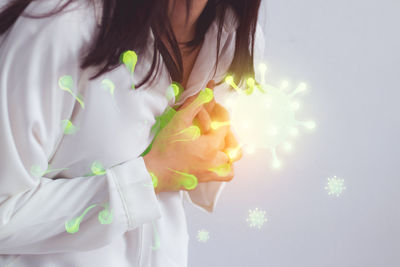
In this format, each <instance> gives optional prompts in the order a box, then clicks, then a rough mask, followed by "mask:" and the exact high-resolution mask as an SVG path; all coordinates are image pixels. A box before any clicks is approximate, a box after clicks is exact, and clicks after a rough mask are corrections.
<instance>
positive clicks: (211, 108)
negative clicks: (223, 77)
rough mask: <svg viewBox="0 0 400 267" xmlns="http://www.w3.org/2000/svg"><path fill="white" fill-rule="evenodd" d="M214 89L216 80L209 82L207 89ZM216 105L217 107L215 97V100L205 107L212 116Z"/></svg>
mask: <svg viewBox="0 0 400 267" xmlns="http://www.w3.org/2000/svg"><path fill="white" fill-rule="evenodd" d="M214 87H215V82H214V80H211V81H209V82H208V84H207V88H210V89H211V90H213V91H214ZM214 105H215V97H213V99H212V100H211V101H210V102H208V103H206V104H205V105H204V107H205V109H206V110H207V112H208V114H211V112H212V110H213V109H214Z"/></svg>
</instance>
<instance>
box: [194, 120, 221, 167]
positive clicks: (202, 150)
mask: <svg viewBox="0 0 400 267" xmlns="http://www.w3.org/2000/svg"><path fill="white" fill-rule="evenodd" d="M228 131H229V128H227V127H220V128H219V129H218V130H210V131H209V132H208V133H207V134H203V135H201V136H200V137H199V138H198V139H197V140H194V141H193V148H194V149H193V151H192V153H195V155H196V156H197V157H198V158H199V159H202V160H203V161H207V160H208V159H209V158H210V157H215V154H216V153H217V151H222V150H224V148H225V136H226V135H227V133H228Z"/></svg>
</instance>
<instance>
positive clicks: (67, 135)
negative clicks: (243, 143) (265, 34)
mask: <svg viewBox="0 0 400 267" xmlns="http://www.w3.org/2000/svg"><path fill="white" fill-rule="evenodd" d="M259 4H260V3H259V1H258V0H254V1H249V0H208V1H207V0H198V1H193V2H191V1H185V0H176V1H173V0H171V1H156V0H153V1H150V0H149V1H140V0H136V1H134V0H130V1H123V0H113V1H112V0H92V1H91V0H75V1H67V0H63V1H53V0H36V1H33V0H14V1H8V2H7V3H6V4H5V5H2V13H1V14H0V34H1V35H0V62H1V64H0V94H1V96H0V103H1V104H0V116H1V117H0V129H1V131H0V148H1V153H2V157H1V161H0V219H1V220H0V266H8V267H11V266H18V267H20V266H40V267H50V266H68V267H69V266H86V267H87V266H96V267H99V266H100V267H101V266H107V267H108V266H118V267H125V266H163V267H166V266H167V267H168V266H186V264H187V245H188V234H187V228H186V220H185V214H184V209H183V205H182V201H183V195H185V196H186V198H187V200H189V201H190V202H191V203H192V204H193V205H196V206H197V207H199V208H202V209H204V210H206V211H209V212H212V211H213V210H214V208H215V203H216V200H217V198H218V195H219V193H220V190H221V189H222V185H223V184H224V183H223V182H226V181H230V180H231V179H232V177H233V169H232V168H229V167H230V166H231V164H232V163H233V162H234V161H236V160H238V159H239V158H240V156H241V152H240V150H238V149H237V148H238V144H237V142H236V140H235V138H234V136H233V134H232V132H231V131H230V128H229V126H223V127H219V128H217V129H214V128H211V127H210V123H211V121H226V120H228V119H229V117H228V114H227V112H226V110H225V109H223V107H222V106H221V105H219V104H218V103H217V102H216V101H215V100H214V99H213V100H211V98H210V97H209V96H210V90H209V89H208V90H206V89H204V88H205V87H209V88H211V89H214V94H215V98H216V100H218V98H219V96H220V97H222V95H223V94H222V92H223V91H222V90H226V89H227V88H226V87H224V86H223V84H222V81H223V79H224V77H225V76H226V75H227V74H233V75H234V76H235V79H236V82H239V81H241V80H243V79H244V78H245V77H246V76H253V75H254V69H253V46H254V42H253V40H254V34H255V28H256V27H255V25H256V21H257V13H258V8H259ZM49 11H51V12H50V14H47V13H48V12H49ZM44 13H46V14H44ZM43 14H44V15H43ZM39 15H43V16H41V18H40V19H39V18H34V17H38V16H39ZM238 37H240V38H238ZM217 51H218V52H217ZM135 56H137V62H135ZM172 82H176V84H178V83H180V84H181V86H182V88H183V92H182V93H181V94H175V93H176V92H175V91H174V94H173V96H172V97H170V96H171V94H170V92H171V91H170V90H171V88H177V86H176V84H175V87H171V86H170V85H171V83H172ZM206 93H207V94H206ZM211 95H212V94H211ZM204 96H207V97H206V98H207V99H205V98H204ZM168 107H175V108H176V110H177V112H174V110H172V109H171V108H170V109H168ZM166 110H169V111H172V112H173V114H174V116H173V117H172V116H170V117H169V118H170V120H169V121H168V123H163V122H166V121H165V119H166V117H168V116H164V115H165V114H168V112H167V113H166V112H165V111H166ZM171 117H172V119H171ZM160 122H161V124H160ZM164 124H166V126H165V125H164ZM160 125H162V127H158V128H157V126H160ZM193 126H196V127H198V128H196V127H193ZM157 129H158V130H157ZM188 129H191V130H193V129H201V135H200V136H198V132H195V133H193V132H190V131H188ZM196 134H197V135H196ZM153 139H154V140H153ZM229 151H236V152H238V153H236V155H234V156H233V157H232V156H231V157H229V156H228V154H229V153H228V152H229ZM229 155H231V154H229ZM218 166H225V167H226V166H229V167H228V168H225V172H223V173H222V174H221V172H218V171H215V167H218ZM213 168H214V169H213ZM226 169H227V171H226ZM187 181H189V184H188V183H187Z"/></svg>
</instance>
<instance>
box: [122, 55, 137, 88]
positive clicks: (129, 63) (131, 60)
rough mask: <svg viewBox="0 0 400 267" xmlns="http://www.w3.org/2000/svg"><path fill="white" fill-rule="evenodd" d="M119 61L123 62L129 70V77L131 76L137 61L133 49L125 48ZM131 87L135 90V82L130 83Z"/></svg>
mask: <svg viewBox="0 0 400 267" xmlns="http://www.w3.org/2000/svg"><path fill="white" fill-rule="evenodd" d="M121 61H122V63H124V64H125V66H126V68H127V69H128V70H129V72H130V74H131V78H132V77H133V76H132V75H133V73H134V72H135V67H136V63H137V61H138V56H137V54H136V52H135V51H132V50H127V51H125V52H123V53H122V54H121ZM132 81H133V80H132ZM132 89H133V90H135V84H134V83H132Z"/></svg>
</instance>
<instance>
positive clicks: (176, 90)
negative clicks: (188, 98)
mask: <svg viewBox="0 0 400 267" xmlns="http://www.w3.org/2000/svg"><path fill="white" fill-rule="evenodd" d="M182 92H183V87H182V85H181V84H180V83H177V82H173V83H172V84H171V85H170V86H168V88H167V91H166V93H165V96H166V98H167V101H168V102H169V101H171V100H172V99H173V98H175V102H177V101H178V100H179V97H180V96H181V94H182Z"/></svg>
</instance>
